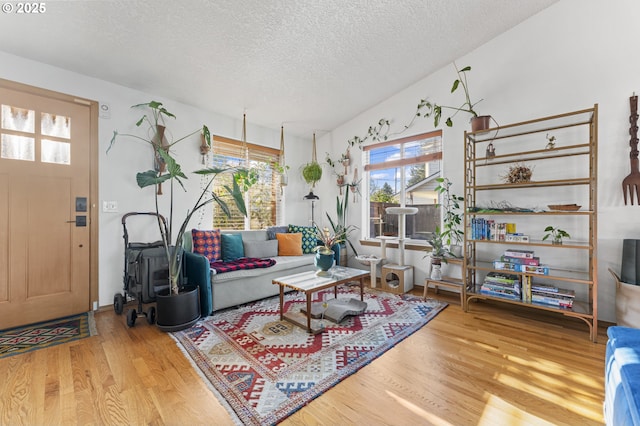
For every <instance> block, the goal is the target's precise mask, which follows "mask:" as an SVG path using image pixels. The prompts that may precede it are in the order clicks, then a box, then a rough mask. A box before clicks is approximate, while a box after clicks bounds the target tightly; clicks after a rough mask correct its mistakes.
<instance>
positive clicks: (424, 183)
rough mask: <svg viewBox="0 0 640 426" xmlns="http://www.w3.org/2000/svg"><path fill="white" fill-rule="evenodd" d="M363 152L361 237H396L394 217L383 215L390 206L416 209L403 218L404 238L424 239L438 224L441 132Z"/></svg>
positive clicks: (393, 142) (399, 140)
mask: <svg viewBox="0 0 640 426" xmlns="http://www.w3.org/2000/svg"><path fill="white" fill-rule="evenodd" d="M363 149H364V161H365V167H364V170H365V173H366V176H365V180H366V185H367V189H368V191H367V194H368V197H369V206H368V207H369V212H368V218H369V220H368V229H367V230H366V231H365V232H366V233H365V235H368V237H369V238H375V237H376V236H380V235H385V236H396V237H397V236H398V217H397V215H394V214H387V213H386V208H387V207H393V206H406V207H417V208H418V213H417V214H415V215H411V216H407V217H406V228H405V229H406V235H405V238H411V239H419V240H424V239H427V238H428V237H429V235H430V233H432V232H434V231H435V229H436V226H437V225H439V224H440V209H439V208H437V203H438V193H437V192H436V191H435V187H436V186H437V184H438V183H437V182H436V180H435V179H436V178H438V177H440V168H441V163H442V131H439V130H438V131H434V132H429V133H423V134H419V135H415V136H409V137H405V138H401V139H396V140H393V141H385V142H381V143H378V144H373V145H369V146H366V147H364V148H363Z"/></svg>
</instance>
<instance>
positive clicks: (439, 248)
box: [423, 226, 453, 280]
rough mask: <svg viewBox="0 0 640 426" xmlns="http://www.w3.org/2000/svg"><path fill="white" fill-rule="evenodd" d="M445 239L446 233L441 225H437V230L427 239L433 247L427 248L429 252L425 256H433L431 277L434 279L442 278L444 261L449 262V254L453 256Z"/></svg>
mask: <svg viewBox="0 0 640 426" xmlns="http://www.w3.org/2000/svg"><path fill="white" fill-rule="evenodd" d="M444 239H445V236H444V233H443V232H441V230H440V227H439V226H436V230H435V232H433V233H432V234H431V236H430V237H429V238H428V239H427V242H428V243H429V244H430V245H431V249H427V250H426V251H427V254H426V255H425V256H424V257H431V275H430V278H431V279H432V280H439V279H441V278H442V272H441V269H440V268H441V266H442V262H444V263H447V256H452V257H453V253H451V251H450V250H449V249H448V248H447V246H446V244H445V241H444ZM424 257H423V258H424Z"/></svg>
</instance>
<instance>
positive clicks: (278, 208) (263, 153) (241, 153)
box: [211, 135, 283, 231]
mask: <svg viewBox="0 0 640 426" xmlns="http://www.w3.org/2000/svg"><path fill="white" fill-rule="evenodd" d="M211 139H212V147H211V154H212V158H211V163H212V165H213V166H214V167H224V165H223V164H220V163H218V162H216V156H217V155H223V156H228V157H231V158H234V159H238V160H240V159H244V160H243V161H244V165H243V164H240V165H239V166H240V167H245V166H246V164H248V162H249V161H258V162H261V163H264V164H266V165H267V166H266V167H267V169H268V170H269V172H270V173H269V174H268V175H267V176H266V177H267V180H270V181H271V183H270V185H269V186H270V188H271V189H270V192H271V197H270V205H271V207H270V213H271V216H270V219H271V223H272V224H273V225H276V224H278V221H279V220H280V218H281V217H282V211H283V206H282V204H283V200H282V196H281V195H282V194H281V191H280V179H281V176H280V174H279V173H277V171H276V170H275V169H274V168H273V164H279V162H280V158H281V157H282V152H281V151H280V149H276V148H271V147H267V146H263V145H258V144H255V143H250V142H243V141H240V140H236V139H232V138H227V137H224V136H219V135H212V137H211ZM222 184H223V182H222V181H219V182H217V181H214V184H213V189H214V190H216V193H217V194H221V193H222V192H221V191H218V190H217V189H218V188H220V186H221V185H222ZM250 193H251V189H249V191H248V192H247V193H246V194H245V204H246V206H247V213H248V215H247V217H244V218H243V227H242V229H239V228H237V227H232V228H224V227H221V226H218V224H216V210H217V209H219V206H218V205H217V203H212V210H213V215H212V219H211V220H212V226H213V227H214V228H220V229H223V230H234V231H248V230H255V229H258V228H252V227H251V226H252V217H251V212H252V203H251V201H252V198H253V197H251V196H250ZM227 204H228V205H229V209H230V210H231V211H233V210H235V206H234V205H233V203H232V202H228V203H227ZM274 204H275V205H274ZM274 207H275V208H274ZM232 223H234V224H237V223H238V221H235V222H232ZM269 226H271V225H269ZM264 228H265V227H264V226H263V227H262V228H260V229H264Z"/></svg>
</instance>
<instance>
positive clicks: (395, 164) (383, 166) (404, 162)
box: [361, 130, 443, 245]
mask: <svg viewBox="0 0 640 426" xmlns="http://www.w3.org/2000/svg"><path fill="white" fill-rule="evenodd" d="M442 133H443V132H442V130H434V131H430V132H425V133H419V134H416V135H412V136H406V137H402V138H398V139H393V140H387V141H383V142H379V143H374V144H370V145H367V146H364V147H363V148H362V150H363V157H362V162H363V166H364V167H363V170H364V178H363V185H362V186H363V194H364V196H363V199H365V200H366V202H364V203H362V212H361V214H362V225H363V226H362V227H361V229H362V237H363V241H371V240H375V237H372V236H371V235H372V231H371V226H372V225H371V224H372V214H371V211H370V209H371V188H370V181H371V180H370V174H371V172H375V171H379V170H388V169H390V168H399V169H400V180H401V182H403V184H402V185H401V188H400V192H399V193H398V196H399V197H400V200H399V201H400V203H399V204H400V206H402V207H405V206H406V205H407V201H408V199H407V193H406V188H405V183H406V181H407V177H406V175H405V167H407V166H411V165H416V164H424V163H427V162H430V161H439V162H440V164H439V171H438V172H436V173H437V174H438V176H441V175H442V158H443V152H442V151H443V150H442ZM433 138H438V139H439V140H438V141H436V143H435V146H437V147H438V148H439V149H438V150H437V151H433V152H428V153H425V154H421V155H419V156H415V157H408V155H409V154H407V153H406V151H405V147H406V146H407V145H408V144H411V143H415V142H417V141H422V140H427V139H433ZM397 145H400V154H401V157H400V158H399V159H395V160H392V161H385V162H380V163H374V164H371V163H370V161H369V159H370V157H369V156H370V154H371V152H372V151H374V150H377V149H380V148H385V147H390V146H397ZM425 179H426V177H425ZM437 202H438V203H439V202H440V196H439V194H437ZM436 222H437V223H438V224H439V223H440V222H441V215H439V217H438V218H437V219H436ZM373 235H376V236H377V233H373ZM395 238H398V236H397V235H395ZM404 240H405V241H407V240H408V241H411V242H412V243H417V244H419V245H421V244H425V241H424V240H422V239H416V238H410V237H407V236H406V235H405V236H404Z"/></svg>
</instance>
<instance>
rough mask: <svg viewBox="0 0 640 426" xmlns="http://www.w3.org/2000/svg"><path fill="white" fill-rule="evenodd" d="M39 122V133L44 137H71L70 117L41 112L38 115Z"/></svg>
mask: <svg viewBox="0 0 640 426" xmlns="http://www.w3.org/2000/svg"><path fill="white" fill-rule="evenodd" d="M40 121H41V124H40V132H41V133H42V134H43V135H44V136H55V137H58V138H65V139H69V138H70V137H71V118H70V117H65V116H63V115H56V114H49V113H48V112H43V113H41V114H40Z"/></svg>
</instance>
